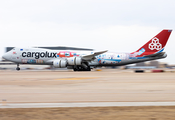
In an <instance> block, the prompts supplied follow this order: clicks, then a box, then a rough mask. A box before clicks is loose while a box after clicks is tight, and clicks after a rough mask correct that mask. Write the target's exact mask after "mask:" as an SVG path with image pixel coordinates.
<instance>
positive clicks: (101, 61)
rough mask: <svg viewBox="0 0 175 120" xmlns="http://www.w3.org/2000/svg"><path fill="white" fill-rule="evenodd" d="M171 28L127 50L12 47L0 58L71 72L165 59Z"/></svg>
mask: <svg viewBox="0 0 175 120" xmlns="http://www.w3.org/2000/svg"><path fill="white" fill-rule="evenodd" d="M171 32H172V30H162V31H161V32H160V33H159V34H157V35H156V36H155V37H153V38H152V39H151V40H149V41H148V42H147V43H146V44H145V45H143V46H142V47H141V48H139V49H138V50H137V51H135V52H131V53H110V52H107V50H104V51H90V52H89V51H88V52H87V51H67V50H66V51H62V50H49V49H41V48H13V49H12V50H11V51H9V52H7V53H5V54H4V55H3V58H4V59H6V60H9V61H12V62H15V63H16V64H17V68H16V70H20V68H19V64H38V65H53V66H54V67H55V68H66V67H67V68H69V69H70V68H71V69H73V70H74V71H90V70H91V68H94V67H99V66H121V65H127V64H133V63H138V62H144V61H150V60H156V59H161V58H165V57H166V56H167V54H166V53H165V52H163V50H164V47H165V45H166V43H167V41H168V38H169V36H170V34H171Z"/></svg>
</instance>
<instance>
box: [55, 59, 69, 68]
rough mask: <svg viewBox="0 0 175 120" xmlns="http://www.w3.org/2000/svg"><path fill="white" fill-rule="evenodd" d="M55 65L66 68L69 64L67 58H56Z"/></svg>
mask: <svg viewBox="0 0 175 120" xmlns="http://www.w3.org/2000/svg"><path fill="white" fill-rule="evenodd" d="M53 66H54V67H56V68H65V67H66V66H67V61H66V60H55V61H53Z"/></svg>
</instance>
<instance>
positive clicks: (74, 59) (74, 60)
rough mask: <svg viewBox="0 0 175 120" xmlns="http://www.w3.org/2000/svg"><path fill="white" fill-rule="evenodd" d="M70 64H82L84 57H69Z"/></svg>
mask: <svg viewBox="0 0 175 120" xmlns="http://www.w3.org/2000/svg"><path fill="white" fill-rule="evenodd" d="M67 62H68V65H81V63H82V59H81V58H80V57H70V58H67Z"/></svg>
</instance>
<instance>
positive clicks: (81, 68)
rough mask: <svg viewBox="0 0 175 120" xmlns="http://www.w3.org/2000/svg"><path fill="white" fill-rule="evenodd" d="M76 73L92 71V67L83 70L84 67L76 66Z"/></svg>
mask: <svg viewBox="0 0 175 120" xmlns="http://www.w3.org/2000/svg"><path fill="white" fill-rule="evenodd" d="M74 71H91V68H90V66H88V67H87V68H86V69H85V68H83V67H82V66H76V67H74Z"/></svg>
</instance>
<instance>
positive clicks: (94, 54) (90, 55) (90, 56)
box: [82, 50, 108, 60]
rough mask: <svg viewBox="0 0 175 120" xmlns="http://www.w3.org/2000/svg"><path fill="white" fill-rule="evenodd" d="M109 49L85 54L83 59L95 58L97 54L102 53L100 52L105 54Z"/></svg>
mask: <svg viewBox="0 0 175 120" xmlns="http://www.w3.org/2000/svg"><path fill="white" fill-rule="evenodd" d="M107 51H108V50H105V51H98V52H93V53H92V54H89V55H83V56H82V59H83V60H93V59H95V56H97V55H100V54H103V53H105V52H107Z"/></svg>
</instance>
